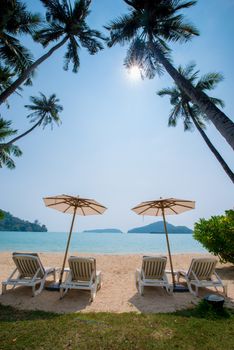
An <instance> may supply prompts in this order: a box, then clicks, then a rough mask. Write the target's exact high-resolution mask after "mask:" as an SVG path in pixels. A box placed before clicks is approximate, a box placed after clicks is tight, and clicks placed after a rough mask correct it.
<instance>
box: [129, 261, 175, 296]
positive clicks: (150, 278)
mask: <svg viewBox="0 0 234 350" xmlns="http://www.w3.org/2000/svg"><path fill="white" fill-rule="evenodd" d="M166 264H167V258H166V257H165V256H155V257H153V256H144V257H143V260H142V267H141V269H137V270H136V275H135V277H136V287H137V289H138V291H139V293H140V294H141V295H143V294H144V287H164V288H165V289H166V291H167V292H168V294H171V293H172V291H173V286H172V285H170V284H169V281H168V278H167V275H166V271H165V268H166Z"/></svg>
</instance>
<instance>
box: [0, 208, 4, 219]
mask: <svg viewBox="0 0 234 350" xmlns="http://www.w3.org/2000/svg"><path fill="white" fill-rule="evenodd" d="M3 219H4V213H3V211H1V209H0V220H3Z"/></svg>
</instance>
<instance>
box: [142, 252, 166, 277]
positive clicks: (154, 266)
mask: <svg viewBox="0 0 234 350" xmlns="http://www.w3.org/2000/svg"><path fill="white" fill-rule="evenodd" d="M166 264H167V258H166V256H143V260H142V271H143V273H144V278H145V279H161V278H162V277H163V274H164V272H165V268H166Z"/></svg>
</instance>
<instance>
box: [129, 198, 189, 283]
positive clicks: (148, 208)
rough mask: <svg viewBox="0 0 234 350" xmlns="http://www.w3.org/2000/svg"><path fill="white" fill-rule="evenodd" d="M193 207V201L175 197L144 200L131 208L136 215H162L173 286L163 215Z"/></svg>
mask: <svg viewBox="0 0 234 350" xmlns="http://www.w3.org/2000/svg"><path fill="white" fill-rule="evenodd" d="M194 208H195V202H194V201H190V200H186V199H177V198H165V199H163V198H160V199H157V200H152V201H146V202H142V203H140V204H138V205H137V206H136V207H134V208H132V210H133V211H134V212H135V213H137V214H138V215H150V216H162V217H163V222H164V230H165V234H166V241H167V249H168V255H169V260H170V267H171V275H172V281H173V286H174V288H175V276H174V271H173V265H172V259H171V250H170V243H169V238H168V232H167V224H166V218H165V215H174V214H180V213H183V212H184V211H187V210H191V209H194Z"/></svg>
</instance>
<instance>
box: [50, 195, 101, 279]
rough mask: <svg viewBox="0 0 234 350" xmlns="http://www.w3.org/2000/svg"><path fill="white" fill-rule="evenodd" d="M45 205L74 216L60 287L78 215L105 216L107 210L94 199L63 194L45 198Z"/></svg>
mask: <svg viewBox="0 0 234 350" xmlns="http://www.w3.org/2000/svg"><path fill="white" fill-rule="evenodd" d="M43 200H44V203H45V205H46V206H47V207H49V208H53V209H56V210H59V211H61V212H63V213H68V214H73V216H72V223H71V228H70V232H69V236H68V240H67V247H66V251H65V255H64V259H63V266H62V269H61V273H60V278H59V285H60V284H61V282H62V278H63V272H64V267H65V263H66V259H67V253H68V248H69V244H70V240H71V234H72V229H73V225H74V221H75V216H76V215H82V216H86V215H99V214H103V213H104V211H105V210H106V209H107V208H106V207H104V206H103V205H101V204H100V203H98V202H96V201H95V200H94V199H87V198H81V197H79V196H76V197H75V196H69V195H66V194H62V195H59V196H53V197H45V198H43Z"/></svg>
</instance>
